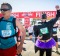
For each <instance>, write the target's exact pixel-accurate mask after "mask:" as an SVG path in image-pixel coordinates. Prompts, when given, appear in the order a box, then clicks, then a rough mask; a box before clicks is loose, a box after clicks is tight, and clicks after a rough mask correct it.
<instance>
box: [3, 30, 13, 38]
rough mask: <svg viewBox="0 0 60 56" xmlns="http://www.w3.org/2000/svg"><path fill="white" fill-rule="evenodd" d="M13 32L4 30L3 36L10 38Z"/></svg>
mask: <svg viewBox="0 0 60 56" xmlns="http://www.w3.org/2000/svg"><path fill="white" fill-rule="evenodd" d="M11 33H12V31H11V30H2V36H3V37H8V36H11Z"/></svg>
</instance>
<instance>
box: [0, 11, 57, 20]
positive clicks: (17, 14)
mask: <svg viewBox="0 0 60 56" xmlns="http://www.w3.org/2000/svg"><path fill="white" fill-rule="evenodd" d="M42 12H45V13H46V15H47V19H51V18H54V17H55V16H56V11H36V12H13V13H12V15H13V16H15V17H16V18H19V19H20V18H25V17H26V16H28V17H29V18H41V15H42ZM1 16H2V14H0V17H1Z"/></svg>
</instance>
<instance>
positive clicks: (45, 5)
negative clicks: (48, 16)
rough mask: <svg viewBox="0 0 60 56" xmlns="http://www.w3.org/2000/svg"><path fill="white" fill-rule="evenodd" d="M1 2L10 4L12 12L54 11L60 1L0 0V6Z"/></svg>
mask: <svg viewBox="0 0 60 56" xmlns="http://www.w3.org/2000/svg"><path fill="white" fill-rule="evenodd" d="M3 2H8V3H10V4H11V5H12V7H13V12H30V11H55V5H60V0H0V5H1V4H2V3H3Z"/></svg>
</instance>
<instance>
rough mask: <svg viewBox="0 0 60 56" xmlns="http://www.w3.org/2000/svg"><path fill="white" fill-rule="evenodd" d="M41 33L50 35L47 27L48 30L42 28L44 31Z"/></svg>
mask: <svg viewBox="0 0 60 56" xmlns="http://www.w3.org/2000/svg"><path fill="white" fill-rule="evenodd" d="M40 32H41V33H42V34H47V33H49V31H48V28H47V27H46V28H42V29H40Z"/></svg>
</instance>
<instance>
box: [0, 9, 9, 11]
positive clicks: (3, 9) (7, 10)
mask: <svg viewBox="0 0 60 56" xmlns="http://www.w3.org/2000/svg"><path fill="white" fill-rule="evenodd" d="M8 10H10V9H0V11H8Z"/></svg>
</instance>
